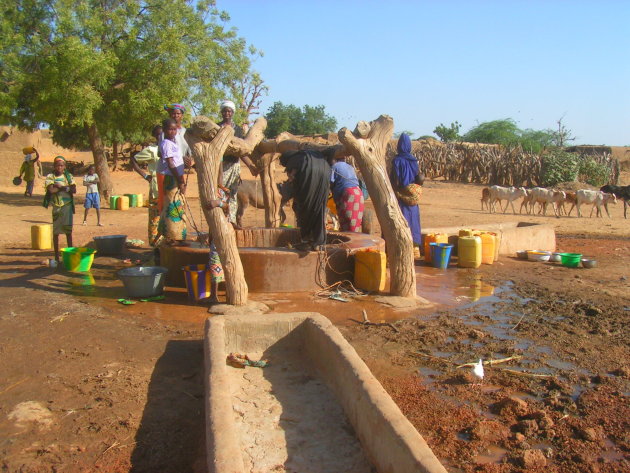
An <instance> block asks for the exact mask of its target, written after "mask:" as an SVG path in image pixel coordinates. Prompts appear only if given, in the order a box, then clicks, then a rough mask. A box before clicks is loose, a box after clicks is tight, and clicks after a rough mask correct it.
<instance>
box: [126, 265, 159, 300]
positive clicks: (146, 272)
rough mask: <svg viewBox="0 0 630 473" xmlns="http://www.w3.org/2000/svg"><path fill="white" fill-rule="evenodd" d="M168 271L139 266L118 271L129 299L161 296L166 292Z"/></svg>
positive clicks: (155, 267)
mask: <svg viewBox="0 0 630 473" xmlns="http://www.w3.org/2000/svg"><path fill="white" fill-rule="evenodd" d="M167 272H168V269H166V268H164V267H162V266H138V267H135V268H125V269H121V270H120V271H118V277H119V278H120V279H121V281H122V282H123V284H124V285H125V290H126V291H127V295H128V296H129V297H152V296H159V295H160V294H162V292H164V282H165V281H166V278H165V276H166V273H167Z"/></svg>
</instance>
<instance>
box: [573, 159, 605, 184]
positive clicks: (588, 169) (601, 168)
mask: <svg viewBox="0 0 630 473" xmlns="http://www.w3.org/2000/svg"><path fill="white" fill-rule="evenodd" d="M609 179H610V169H609V168H608V166H606V165H605V164H601V163H598V162H597V161H595V160H594V159H593V158H591V157H588V156H585V157H583V158H582V159H581V160H580V163H579V167H578V180H579V181H580V182H586V183H587V184H590V185H591V186H596V187H601V186H603V185H604V184H606V183H607V182H608V181H609Z"/></svg>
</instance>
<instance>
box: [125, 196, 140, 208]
mask: <svg viewBox="0 0 630 473" xmlns="http://www.w3.org/2000/svg"><path fill="white" fill-rule="evenodd" d="M125 195H126V196H127V197H129V207H137V206H138V194H125Z"/></svg>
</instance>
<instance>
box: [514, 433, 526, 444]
mask: <svg viewBox="0 0 630 473" xmlns="http://www.w3.org/2000/svg"><path fill="white" fill-rule="evenodd" d="M514 440H515V441H516V442H518V443H523V442H525V436H524V435H523V434H522V433H520V432H516V433H515V434H514Z"/></svg>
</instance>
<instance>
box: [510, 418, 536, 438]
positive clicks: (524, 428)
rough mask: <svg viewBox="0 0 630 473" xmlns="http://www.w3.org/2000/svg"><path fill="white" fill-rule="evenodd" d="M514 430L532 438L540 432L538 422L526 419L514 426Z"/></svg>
mask: <svg viewBox="0 0 630 473" xmlns="http://www.w3.org/2000/svg"><path fill="white" fill-rule="evenodd" d="M514 430H515V431H517V432H521V433H523V434H525V435H527V436H530V437H531V436H532V435H534V434H535V433H536V432H538V422H536V421H535V420H534V419H525V420H522V421H520V422H518V423H517V424H516V425H515V426H514Z"/></svg>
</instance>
